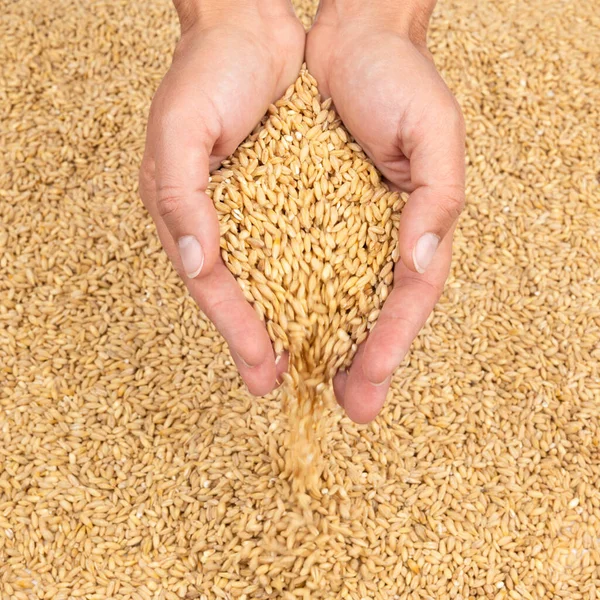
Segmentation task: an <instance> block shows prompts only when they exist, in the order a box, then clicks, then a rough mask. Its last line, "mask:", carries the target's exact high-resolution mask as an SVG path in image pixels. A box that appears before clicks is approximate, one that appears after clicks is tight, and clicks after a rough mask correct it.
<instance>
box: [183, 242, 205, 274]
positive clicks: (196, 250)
mask: <svg viewBox="0 0 600 600" xmlns="http://www.w3.org/2000/svg"><path fill="white" fill-rule="evenodd" d="M177 245H178V246H179V256H181V262H182V263H183V270H184V271H185V274H186V275H187V276H188V277H189V278H190V279H194V277H198V275H199V274H200V271H202V267H203V265H204V252H203V251H202V246H201V245H200V242H199V241H198V240H197V239H196V238H195V237H194V236H193V235H184V236H183V237H181V238H179V241H178V242H177Z"/></svg>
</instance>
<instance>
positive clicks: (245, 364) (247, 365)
mask: <svg viewBox="0 0 600 600" xmlns="http://www.w3.org/2000/svg"><path fill="white" fill-rule="evenodd" d="M235 356H236V357H237V358H238V360H239V361H240V362H241V363H242V364H243V365H244V366H245V367H246V368H247V369H254V367H257V366H258V365H251V364H250V363H249V362H247V361H245V360H244V359H243V358H242V356H241V355H240V354H239V352H236V353H235Z"/></svg>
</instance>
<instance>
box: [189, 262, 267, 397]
mask: <svg viewBox="0 0 600 600" xmlns="http://www.w3.org/2000/svg"><path fill="white" fill-rule="evenodd" d="M188 288H189V290H190V293H191V294H192V297H193V298H194V299H195V300H196V302H197V303H198V305H199V306H200V308H201V309H202V311H203V312H204V314H205V315H206V316H207V317H208V318H209V319H210V320H211V321H212V322H213V323H214V325H215V327H216V328H217V329H218V330H219V332H220V333H221V335H222V336H223V337H224V338H225V341H226V342H227V344H228V345H229V349H230V351H231V356H232V358H233V360H234V361H235V364H236V366H237V368H238V370H239V372H240V375H241V376H242V378H243V380H244V382H245V383H246V385H247V386H248V389H249V390H250V392H251V393H252V394H254V395H256V396H264V395H265V394H268V393H269V392H271V391H272V390H273V389H274V388H275V386H276V378H277V372H276V365H275V354H274V352H273V346H272V344H271V340H270V339H269V336H268V334H267V330H266V328H265V324H264V323H263V322H262V321H261V320H260V319H259V317H258V315H257V314H256V312H255V311H254V309H253V308H252V307H251V306H250V304H249V303H248V302H247V300H246V298H245V297H244V295H243V293H242V290H241V289H240V286H239V285H238V283H237V282H236V281H235V279H234V277H233V275H232V274H231V273H230V272H229V271H228V269H227V267H226V266H225V265H224V264H223V263H222V262H220V261H219V262H218V263H217V264H216V265H215V266H214V268H213V270H212V271H211V273H209V274H208V275H206V276H205V277H202V278H200V279H191V280H189V283H188Z"/></svg>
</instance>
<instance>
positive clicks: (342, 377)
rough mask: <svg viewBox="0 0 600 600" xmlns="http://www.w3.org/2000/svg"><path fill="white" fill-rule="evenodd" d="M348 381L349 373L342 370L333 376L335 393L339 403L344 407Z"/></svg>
mask: <svg viewBox="0 0 600 600" xmlns="http://www.w3.org/2000/svg"><path fill="white" fill-rule="evenodd" d="M347 381H348V373H346V372H345V371H340V372H339V373H337V374H336V376H335V377H334V378H333V393H334V394H335V399H336V401H337V403H338V404H339V405H340V406H341V407H342V408H344V395H345V393H346V382H347Z"/></svg>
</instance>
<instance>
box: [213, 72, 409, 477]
mask: <svg viewBox="0 0 600 600" xmlns="http://www.w3.org/2000/svg"><path fill="white" fill-rule="evenodd" d="M207 191H208V194H209V196H210V197H211V198H212V199H213V202H214V204H215V208H216V210H217V213H218V214H219V220H220V223H221V251H222V256H223V260H224V262H225V264H226V265H227V267H228V268H229V270H230V271H231V272H232V273H233V274H234V275H235V276H236V279H237V281H238V282H239V284H240V285H241V287H242V290H243V291H244V295H245V296H246V298H247V299H248V301H249V302H251V303H252V304H253V305H254V307H255V309H256V310H257V312H258V314H259V316H260V317H261V319H263V320H264V321H265V323H266V327H267V331H268V332H269V335H270V337H271V339H272V340H273V342H274V343H273V346H274V350H275V353H276V354H277V355H278V356H281V355H282V354H283V352H284V351H288V352H289V354H290V358H289V367H288V373H285V374H284V379H285V384H286V386H285V388H284V390H283V393H284V396H285V405H286V406H285V407H286V412H287V414H288V416H289V421H290V425H291V428H292V429H291V433H292V439H291V440H290V441H291V445H290V447H289V450H290V452H289V454H288V461H292V462H291V464H290V469H291V472H292V473H294V474H295V476H296V478H298V477H302V480H304V481H305V483H309V484H310V481H312V480H313V479H314V478H317V479H318V477H319V474H320V471H321V469H320V462H317V461H316V460H315V459H317V458H318V457H319V454H318V452H319V451H320V445H319V444H318V439H319V437H320V436H321V432H322V431H326V429H325V428H324V427H322V425H323V424H324V423H325V419H324V414H323V409H324V406H325V403H324V401H323V399H324V397H325V393H326V392H327V391H328V389H329V386H330V383H331V380H332V378H333V376H334V375H335V374H336V373H337V371H338V370H339V369H347V368H348V367H349V366H350V364H351V363H352V359H353V357H354V355H355V353H356V350H357V347H358V344H361V343H362V342H364V340H365V339H366V338H367V335H368V333H369V330H370V329H371V327H372V326H373V325H374V324H375V322H376V320H377V317H378V315H379V312H380V310H381V307H382V306H383V302H384V301H385V299H386V298H387V296H388V293H389V290H390V289H391V285H392V282H393V278H394V273H393V268H394V263H395V262H396V261H397V260H398V258H399V257H398V253H397V237H398V236H397V231H398V221H399V217H400V209H401V206H402V201H401V200H400V197H399V194H398V193H397V192H391V191H390V190H389V189H388V188H387V187H386V185H385V184H384V183H382V182H381V181H380V176H379V173H378V172H377V169H376V168H375V167H374V166H373V164H372V163H371V162H370V161H369V160H368V158H367V157H366V155H365V154H364V152H363V151H362V149H361V148H360V146H359V145H358V144H356V142H354V140H352V138H351V136H350V134H349V133H348V132H347V131H346V129H345V128H344V127H343V125H342V123H341V121H340V119H339V117H338V115H337V113H336V112H335V109H334V108H333V107H332V104H331V99H328V100H326V101H325V102H323V103H321V99H320V96H319V93H318V90H317V82H316V81H315V80H314V78H313V77H312V76H311V75H310V74H309V73H308V71H306V70H305V69H303V70H302V72H301V73H300V75H299V77H298V79H297V81H296V82H295V84H294V85H292V86H290V87H289V89H288V90H287V92H286V93H285V94H284V96H283V97H282V99H281V100H279V101H278V102H277V103H276V104H275V105H273V106H271V107H270V109H269V111H268V114H267V116H266V117H265V119H264V120H263V122H262V123H260V124H259V125H258V126H257V128H256V130H255V131H254V132H253V133H252V135H251V136H250V137H249V138H248V140H247V141H246V142H244V143H243V144H242V145H241V146H240V147H239V148H238V150H237V151H236V152H235V153H234V155H233V156H232V157H231V158H230V159H228V160H226V161H225V162H224V164H223V167H222V168H221V169H219V171H217V172H216V173H213V174H212V176H211V180H210V183H209V186H208V190H207Z"/></svg>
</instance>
